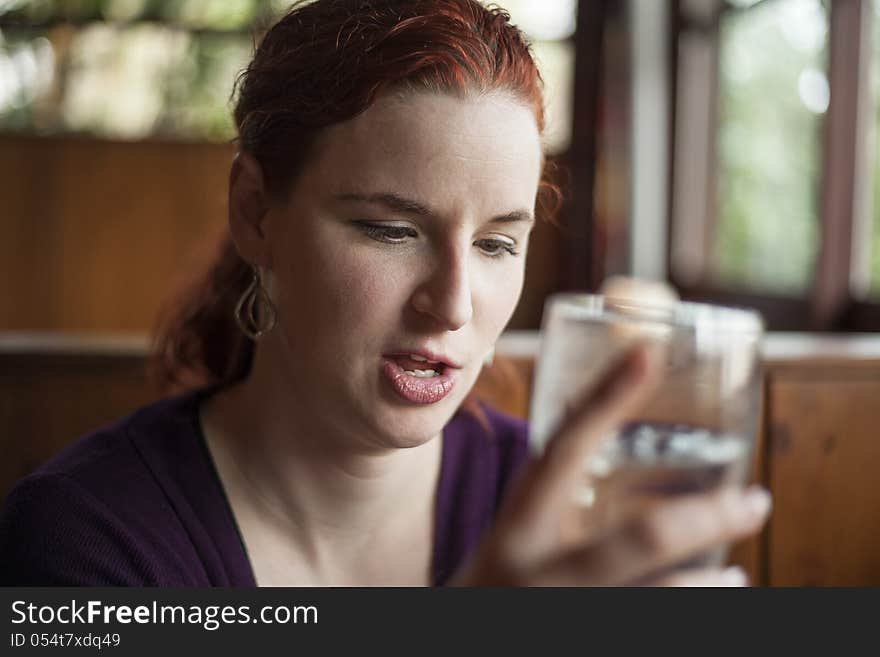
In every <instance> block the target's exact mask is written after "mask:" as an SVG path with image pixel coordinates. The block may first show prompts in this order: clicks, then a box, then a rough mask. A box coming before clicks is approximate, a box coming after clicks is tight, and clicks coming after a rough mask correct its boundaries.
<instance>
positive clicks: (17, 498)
mask: <svg viewBox="0 0 880 657" xmlns="http://www.w3.org/2000/svg"><path fill="white" fill-rule="evenodd" d="M208 394H210V390H209V389H206V390H201V391H197V392H193V393H188V394H186V395H182V396H179V397H174V398H171V399H166V400H163V401H160V402H158V403H156V404H153V405H151V406H148V407H146V408H143V409H141V410H140V411H137V412H136V413H134V414H132V415H130V416H129V417H127V418H125V419H123V420H121V421H119V422H117V423H116V424H113V425H111V426H109V427H106V428H104V429H101V430H99V431H97V432H95V433H93V434H91V435H89V436H87V437H85V438H83V439H81V440H79V441H77V442H75V443H74V444H72V445H70V446H69V447H67V448H65V449H64V450H63V451H62V452H60V453H59V454H58V455H56V456H55V457H54V458H52V459H51V460H50V461H49V462H48V463H46V464H45V465H43V466H42V467H41V468H40V469H38V470H37V471H36V472H34V473H33V474H31V475H29V476H28V477H25V478H24V479H22V480H21V481H20V482H19V483H18V484H17V485H16V486H15V488H13V490H12V492H11V493H10V494H9V496H8V497H7V499H6V502H5V504H4V506H3V508H2V514H0V584H2V585H19V586H40V585H43V586H52V585H55V586H63V585H96V586H97V585H100V586H255V585H256V583H255V580H254V574H253V570H252V568H251V564H250V561H249V560H248V556H247V553H246V551H245V548H244V545H243V543H242V541H241V537H240V534H239V530H238V526H237V524H236V522H235V518H234V517H233V515H232V511H231V509H230V507H229V503H228V501H227V500H226V496H225V493H224V491H223V487H222V485H221V484H220V480H219V478H218V476H217V472H216V470H215V468H214V463H213V461H212V459H211V457H210V455H209V453H208V450H207V447H206V445H205V441H204V437H203V435H202V431H201V427H200V424H199V420H198V412H197V411H198V404H199V401H200V400H201V399H202V398H204V397H205V396H206V395H208ZM484 410H485V413H486V416H487V419H488V421H489V425H490V426H491V428H492V434H491V435H489V434H488V433H487V432H486V431H485V430H484V429H483V428H482V426H481V425H480V424H479V422H477V420H476V419H475V418H474V417H473V416H471V415H470V414H468V413H462V412H460V413H458V414H456V415H455V416H454V417H453V418H452V420H450V421H449V423H448V424H447V425H446V427H444V429H443V456H442V462H441V466H440V479H439V483H438V488H437V496H436V509H435V527H434V528H435V531H434V554H433V564H432V572H433V583H434V584H435V585H442V584H443V583H445V582H446V581H447V579H448V578H449V577H450V575H452V574H453V573H454V572H455V570H456V569H457V568H458V566H459V564H461V562H462V561H463V560H464V559H465V558H466V557H467V556H468V555H469V554H470V553H471V551H472V550H473V549H474V548H475V547H476V544H477V542H478V540H479V538H480V536H481V534H482V532H483V531H484V530H485V529H486V528H487V527H488V525H489V524H490V523H491V521H492V519H493V517H494V515H495V512H496V510H497V508H498V506H499V503H500V501H501V499H502V496H503V494H504V492H505V490H506V488H507V485H508V483H509V481H510V479H511V475H512V474H513V473H514V472H515V471H516V470H517V469H518V468H519V467H521V466H522V465H523V464H524V463H525V462H526V460H527V458H528V445H527V439H526V424H525V422H523V421H521V420H516V419H513V418H510V417H507V416H504V415H502V414H500V413H498V412H496V411H493V410H492V409H489V408H484Z"/></svg>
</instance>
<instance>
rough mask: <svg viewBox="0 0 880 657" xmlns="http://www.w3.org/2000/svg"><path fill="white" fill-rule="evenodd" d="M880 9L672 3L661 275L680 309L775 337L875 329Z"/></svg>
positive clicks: (824, 3) (856, 2)
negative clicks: (671, 93) (688, 301)
mask: <svg viewBox="0 0 880 657" xmlns="http://www.w3.org/2000/svg"><path fill="white" fill-rule="evenodd" d="M877 4H878V3H877V1H876V0H833V2H829V1H828V0H736V1H733V0H727V1H725V0H682V1H681V2H680V8H681V14H680V16H679V29H678V30H677V31H676V35H675V36H676V50H677V53H676V55H677V56H676V71H677V83H676V92H675V98H676V109H675V114H676V119H675V130H674V133H675V149H674V158H675V159H674V174H673V183H672V196H673V202H672V211H671V217H670V223H671V240H670V244H669V264H670V272H671V277H672V280H673V282H675V283H676V284H677V286H678V287H679V288H680V290H681V292H682V294H683V295H684V296H685V297H689V298H694V299H698V300H709V301H716V302H720V303H732V304H736V305H750V306H753V307H756V308H758V309H759V310H762V311H763V313H764V316H765V319H766V320H767V322H768V326H769V327H770V328H772V329H816V330H864V329H870V328H874V329H876V328H877V327H878V326H880V323H878V320H880V313H878V309H877V308H875V307H872V305H871V304H872V295H873V303H876V301H877V298H878V296H880V295H878V293H877V292H878V289H880V285H878V283H880V237H878V233H880V230H877V229H876V228H875V227H876V226H878V225H880V219H878V218H877V215H876V212H874V214H871V213H872V209H871V208H872V207H874V208H876V206H877V202H876V201H875V200H874V196H876V192H875V191H874V190H875V189H876V188H877V184H874V183H873V181H875V179H876V180H878V181H880V178H877V175H878V174H877V173H876V172H877V170H878V169H877V166H876V163H875V150H876V149H875V140H876V138H877V137H876V135H877V130H876V123H877V118H876V117H877V114H876V111H877V110H876V106H877V105H876V101H875V100H874V99H875V98H876V96H877V89H878V87H880V78H878V70H877V68H878V64H877V63H874V64H873V71H872V68H871V65H872V62H880V56H878V54H877V52H878V51H877V48H876V44H875V45H874V46H873V49H871V48H869V46H870V44H871V41H872V38H871V36H872V32H873V33H877V32H878V29H880V22H878V11H880V10H878V8H877ZM868 55H870V57H869V56H868ZM872 81H873V82H872ZM871 84H873V94H872V93H869V91H870V90H871ZM875 244H876V245H878V246H874V245H875ZM866 302H867V303H866Z"/></svg>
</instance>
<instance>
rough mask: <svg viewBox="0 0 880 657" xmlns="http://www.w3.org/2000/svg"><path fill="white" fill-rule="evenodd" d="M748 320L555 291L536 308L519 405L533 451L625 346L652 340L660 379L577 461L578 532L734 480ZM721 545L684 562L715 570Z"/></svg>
mask: <svg viewBox="0 0 880 657" xmlns="http://www.w3.org/2000/svg"><path fill="white" fill-rule="evenodd" d="M762 334H763V322H762V321H761V317H760V315H758V314H757V313H755V312H752V311H749V310H739V309H733V308H724V307H719V306H710V305H705V304H695V303H683V302H678V301H670V302H666V303H656V304H655V305H652V304H651V302H650V301H639V300H633V299H626V298H619V299H615V298H610V297H607V296H600V295H590V294H574V293H564V294H557V295H554V296H552V297H550V298H549V299H548V301H547V304H546V306H545V310H544V318H543V322H542V330H541V351H540V357H539V360H538V365H537V370H536V374H535V384H534V390H533V394H532V401H531V409H530V425H531V426H530V441H531V445H532V448H533V450H534V451H536V452H540V451H542V450H543V448H544V446H545V445H546V443H547V441H548V440H549V439H550V437H551V436H552V435H553V432H554V431H555V430H556V428H557V427H558V425H559V423H560V421H561V420H562V418H563V417H564V416H565V414H566V413H567V412H568V411H569V410H570V409H571V408H572V407H573V405H574V404H576V403H577V401H578V400H579V399H580V398H581V397H582V396H583V395H584V394H585V393H586V392H587V389H589V388H591V387H592V386H594V385H596V383H597V382H598V380H599V379H600V378H601V377H602V375H603V374H604V373H605V371H606V370H607V369H608V368H609V367H610V366H611V365H612V364H613V363H614V362H616V361H617V360H618V359H619V358H620V357H621V356H622V355H623V354H624V353H625V352H626V351H628V350H629V349H630V348H632V346H634V345H635V344H636V343H654V344H656V345H658V346H659V348H660V350H661V352H662V353H663V356H664V358H663V363H664V364H663V367H664V373H663V377H662V382H661V384H660V386H659V387H658V389H657V391H656V392H655V393H654V395H653V396H652V397H651V398H650V399H649V400H648V401H647V403H646V404H645V405H644V406H643V407H642V408H641V409H640V410H639V411H638V412H637V414H635V415H634V416H633V417H630V418H627V421H626V422H625V423H624V424H623V425H622V426H621V427H620V429H619V430H618V431H617V432H616V434H615V435H614V436H613V437H610V439H609V440H608V441H607V442H606V443H605V445H604V447H603V449H602V450H600V452H599V453H598V454H597V455H595V456H593V457H591V459H590V461H589V462H588V463H585V464H584V475H585V476H584V485H583V486H582V488H581V489H580V490H579V491H578V494H577V499H576V500H575V503H576V505H577V506H578V507H580V510H581V511H583V513H580V512H579V513H578V514H577V515H578V518H580V522H581V524H582V527H581V528H582V530H583V531H584V532H586V533H589V534H597V533H601V532H602V531H603V530H605V529H607V528H609V527H611V526H612V525H615V524H617V523H620V522H623V521H624V520H625V519H626V518H627V517H628V516H630V515H632V514H636V513H640V512H643V511H645V510H646V509H647V508H649V507H650V506H651V505H653V504H656V503H658V502H661V501H663V500H665V499H669V498H670V497H671V496H675V495H681V494H687V493H698V492H708V491H710V490H712V489H715V488H717V487H720V486H724V485H743V484H745V482H746V479H747V477H748V473H749V470H750V465H751V455H752V448H753V445H754V442H755V436H756V433H757V429H758V406H759V399H760V387H761V376H760V358H759V350H760V343H761V336H762ZM725 557H726V550H725V549H719V550H715V551H713V552H712V553H711V554H706V555H701V556H700V557H699V558H697V559H695V560H694V561H693V562H689V563H688V564H687V565H695V566H696V565H702V566H719V565H721V564H722V562H723V561H724V559H725Z"/></svg>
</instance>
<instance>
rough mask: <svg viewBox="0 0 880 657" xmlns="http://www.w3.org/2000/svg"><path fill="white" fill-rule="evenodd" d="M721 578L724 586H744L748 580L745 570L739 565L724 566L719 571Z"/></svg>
mask: <svg viewBox="0 0 880 657" xmlns="http://www.w3.org/2000/svg"><path fill="white" fill-rule="evenodd" d="M721 579H722V581H723V582H724V585H725V586H745V585H746V583H747V582H748V577H746V571H744V570H743V569H742V568H740V567H739V566H731V567H730V568H725V569H724V571H722V573H721Z"/></svg>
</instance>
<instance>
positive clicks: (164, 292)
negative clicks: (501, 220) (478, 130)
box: [0, 135, 563, 332]
mask: <svg viewBox="0 0 880 657" xmlns="http://www.w3.org/2000/svg"><path fill="white" fill-rule="evenodd" d="M232 155H233V148H232V146H230V145H224V144H193V143H172V142H168V143H163V142H133V143H121V142H120V143H116V142H108V141H101V140H94V139H86V138H70V137H68V138H34V137H12V136H8V135H7V136H0V199H2V203H0V235H2V239H0V274H2V275H0V330H46V331H137V332H144V331H148V330H150V329H151V328H152V327H153V324H154V320H155V315H156V312H157V310H158V308H159V306H160V304H161V302H162V300H163V299H165V298H166V297H167V296H168V294H169V292H170V291H171V290H172V289H173V287H174V286H175V285H176V284H177V283H178V282H179V281H180V280H183V279H185V278H186V277H187V275H188V274H189V272H191V271H192V269H193V268H195V267H199V266H202V265H203V263H204V262H205V260H206V258H207V257H208V255H209V253H210V249H211V248H212V246H213V244H214V243H215V242H216V236H217V235H218V234H219V232H220V231H222V230H225V222H226V193H227V190H226V185H227V174H228V171H229V165H230V162H231V158H232ZM562 239H563V237H562V234H561V233H560V232H559V231H558V230H557V229H556V228H555V227H553V226H550V225H549V224H540V225H539V226H538V227H537V228H536V229H535V234H534V236H533V239H532V245H531V249H530V253H529V260H528V263H527V269H528V275H527V283H526V288H525V290H524V291H523V296H522V301H521V303H520V306H519V308H518V309H517V311H516V314H515V316H514V319H513V321H512V323H511V325H512V326H513V327H515V328H536V327H537V326H538V324H539V322H540V317H541V311H542V307H543V300H544V297H545V296H546V295H547V294H548V293H549V292H552V291H553V290H555V289H556V286H557V271H558V268H559V263H560V258H561V254H562V253H563V250H562V249H561V246H560V245H561V240H562Z"/></svg>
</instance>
